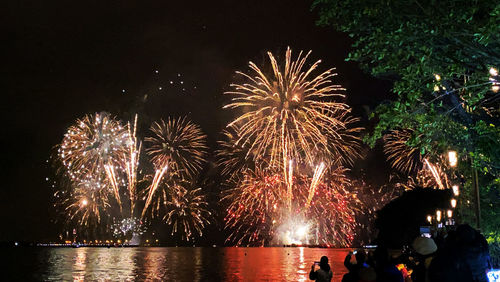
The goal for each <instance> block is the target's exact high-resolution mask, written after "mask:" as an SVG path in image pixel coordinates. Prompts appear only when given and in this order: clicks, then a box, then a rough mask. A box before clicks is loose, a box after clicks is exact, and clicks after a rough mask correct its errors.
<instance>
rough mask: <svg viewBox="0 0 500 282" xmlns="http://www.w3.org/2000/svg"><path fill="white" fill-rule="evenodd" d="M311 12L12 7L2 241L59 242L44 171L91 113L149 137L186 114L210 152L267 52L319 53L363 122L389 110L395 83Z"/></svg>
mask: <svg viewBox="0 0 500 282" xmlns="http://www.w3.org/2000/svg"><path fill="white" fill-rule="evenodd" d="M184 2H185V3H184ZM310 5H311V2H310V1H234V0H233V1H199V2H196V1H165V0H162V1H9V3H4V5H2V6H4V7H5V6H6V7H7V9H4V12H6V15H4V16H2V17H1V18H2V19H1V20H0V22H1V25H2V28H3V29H4V32H2V34H3V40H2V45H3V47H4V48H2V49H4V52H3V53H4V55H5V57H4V58H3V60H2V64H1V71H2V81H3V82H2V85H3V87H5V88H3V87H2V88H3V90H2V111H1V112H2V116H3V117H2V129H1V130H2V135H1V136H2V138H1V142H2V148H3V154H2V174H3V177H2V179H3V181H2V187H1V188H0V203H1V205H0V216H1V221H0V223H1V225H2V227H1V228H0V241H3V240H14V239H16V240H40V239H48V238H53V237H52V236H53V234H54V232H53V230H51V225H50V214H51V194H52V190H51V189H50V187H49V185H48V184H47V183H46V181H45V177H46V176H47V175H48V173H47V165H46V163H45V161H46V160H47V158H48V156H49V154H50V151H51V148H52V147H53V146H54V145H56V144H57V143H58V142H60V141H61V139H62V136H63V134H64V132H65V130H66V128H67V127H68V126H69V125H70V124H71V123H72V122H73V121H74V120H75V119H76V118H79V117H82V116H83V115H85V114H86V113H95V112H99V111H109V112H111V113H113V114H114V115H116V116H118V117H119V118H122V119H125V120H126V119H129V118H130V117H131V116H132V114H133V113H135V112H139V113H140V114H141V115H142V121H143V123H144V126H143V125H142V124H141V126H142V127H146V125H145V124H146V122H149V121H150V120H154V119H159V118H166V117H168V116H179V115H188V116H189V117H190V118H191V119H192V120H194V121H195V122H196V123H199V124H200V125H201V127H202V128H203V130H204V131H205V132H206V133H207V134H208V135H209V141H210V144H212V145H213V144H214V142H215V140H217V138H218V132H219V131H220V129H221V128H222V127H223V126H224V124H225V123H226V122H227V121H228V116H227V113H224V112H223V111H222V110H221V107H222V105H223V103H224V101H225V99H226V97H223V95H222V93H223V92H224V91H225V90H227V89H228V85H229V84H230V83H231V82H232V80H234V71H235V70H246V69H247V63H248V61H249V60H252V61H254V62H256V63H257V64H261V63H263V62H264V61H265V57H264V56H265V52H266V51H272V52H274V53H277V54H283V53H284V51H285V50H286V47H287V46H290V47H291V48H292V49H293V50H294V51H295V52H298V51H299V50H313V53H312V56H311V58H312V59H314V60H316V59H322V60H323V63H322V64H321V69H323V70H324V69H326V68H329V67H337V71H338V73H339V76H338V77H337V81H336V82H338V83H340V84H342V85H343V86H344V87H346V88H347V89H348V90H347V95H348V103H349V104H350V105H351V106H352V107H353V109H354V112H355V113H356V114H358V115H361V116H363V115H365V114H366V113H365V112H364V110H363V107H362V106H363V105H370V106H371V107H373V106H374V105H376V104H377V103H379V102H380V101H381V100H382V99H385V97H386V93H387V89H388V83H386V82H382V81H377V80H375V79H372V78H370V77H369V76H367V75H365V74H363V73H362V72H361V70H359V68H358V67H357V66H356V64H354V63H346V62H344V58H345V57H346V55H347V53H348V51H349V45H350V41H349V39H348V37H347V36H346V35H344V34H340V33H337V32H335V31H333V30H332V29H331V28H327V27H318V26H316V25H315V20H316V19H317V15H316V14H315V13H314V11H313V12H311V11H310ZM5 47H6V48H5ZM311 61H312V60H311ZM155 70H158V73H155ZM179 75H180V76H179ZM170 81H172V82H173V84H170ZM181 81H182V82H183V84H181ZM159 87H162V90H159ZM183 89H184V90H183ZM122 90H125V92H124V93H123V91H122ZM145 95H147V99H146V100H144V99H143V98H144V97H145Z"/></svg>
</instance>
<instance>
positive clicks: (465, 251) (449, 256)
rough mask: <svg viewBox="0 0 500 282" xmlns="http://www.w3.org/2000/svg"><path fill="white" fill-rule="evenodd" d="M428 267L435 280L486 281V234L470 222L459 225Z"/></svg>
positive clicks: (432, 279) (487, 255)
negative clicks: (470, 224)
mask: <svg viewBox="0 0 500 282" xmlns="http://www.w3.org/2000/svg"><path fill="white" fill-rule="evenodd" d="M445 246H446V247H445V248H444V249H443V250H440V251H438V253H437V255H436V257H435V258H434V259H433V260H432V263H431V265H430V267H429V279H430V281H432V282H451V281H454V282H461V281H464V282H465V281H470V282H487V281H488V278H487V277H486V270H487V269H488V268H489V251H488V245H487V243H486V240H485V239H484V236H483V235H481V234H480V233H479V232H478V231H476V230H474V228H472V227H470V226H469V225H468V224H464V225H460V226H458V227H457V230H456V232H455V234H453V236H448V238H447V242H446V244H445Z"/></svg>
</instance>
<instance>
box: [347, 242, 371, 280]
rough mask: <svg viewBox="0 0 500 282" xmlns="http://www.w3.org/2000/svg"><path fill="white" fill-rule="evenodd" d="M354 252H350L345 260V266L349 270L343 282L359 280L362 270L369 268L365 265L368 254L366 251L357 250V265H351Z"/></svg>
mask: <svg viewBox="0 0 500 282" xmlns="http://www.w3.org/2000/svg"><path fill="white" fill-rule="evenodd" d="M352 255H353V252H349V253H348V254H347V256H346V257H345V259H344V266H345V267H346V268H347V270H349V273H346V274H345V275H344V277H343V278H342V282H354V281H356V282H357V281H358V280H359V274H360V270H361V269H363V268H367V267H368V265H366V264H365V261H366V253H365V251H364V250H362V249H361V250H357V251H356V254H354V256H355V257H356V263H351V257H352Z"/></svg>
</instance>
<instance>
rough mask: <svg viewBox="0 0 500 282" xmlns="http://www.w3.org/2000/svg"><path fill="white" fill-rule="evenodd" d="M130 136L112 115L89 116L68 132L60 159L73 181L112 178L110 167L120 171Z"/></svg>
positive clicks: (61, 147)
mask: <svg viewBox="0 0 500 282" xmlns="http://www.w3.org/2000/svg"><path fill="white" fill-rule="evenodd" d="M128 141H129V132H128V130H127V128H126V127H124V126H122V125H121V122H120V121H118V120H116V119H114V118H113V117H111V115H110V114H108V113H98V114H95V115H87V116H85V117H84V118H83V119H79V120H77V121H76V123H75V125H72V126H70V127H69V128H68V131H67V132H66V134H65V135H64V138H63V141H62V143H61V145H60V146H59V149H58V156H59V158H60V160H61V163H62V164H63V166H64V167H65V169H66V172H67V173H68V175H69V176H70V178H71V180H72V181H83V180H85V179H86V178H93V177H94V176H98V178H99V179H100V180H102V179H104V178H109V180H111V181H117V180H116V179H112V176H111V175H109V173H108V172H106V167H110V168H118V167H120V165H121V164H122V156H123V155H125V154H126V152H127V144H128Z"/></svg>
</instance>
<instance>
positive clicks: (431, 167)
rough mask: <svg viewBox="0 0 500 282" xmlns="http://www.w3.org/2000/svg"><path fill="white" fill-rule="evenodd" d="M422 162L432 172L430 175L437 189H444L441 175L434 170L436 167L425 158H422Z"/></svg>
mask: <svg viewBox="0 0 500 282" xmlns="http://www.w3.org/2000/svg"><path fill="white" fill-rule="evenodd" d="M424 162H425V164H426V165H427V167H428V168H429V170H430V172H431V173H432V176H433V177H434V179H435V181H436V184H437V185H438V187H439V189H445V187H444V185H443V181H441V177H440V176H439V173H438V172H437V170H436V167H435V166H434V165H432V164H431V163H430V162H429V160H427V158H424Z"/></svg>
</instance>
